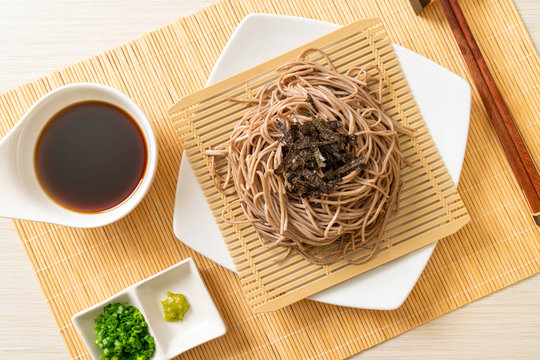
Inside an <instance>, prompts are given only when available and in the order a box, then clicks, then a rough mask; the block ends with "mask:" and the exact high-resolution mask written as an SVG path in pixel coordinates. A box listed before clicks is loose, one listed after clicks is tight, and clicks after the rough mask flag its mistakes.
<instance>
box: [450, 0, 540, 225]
mask: <svg viewBox="0 0 540 360" xmlns="http://www.w3.org/2000/svg"><path fill="white" fill-rule="evenodd" d="M440 2H441V5H442V8H443V11H444V14H445V16H446V18H447V20H448V23H449V24H450V28H451V29H452V32H453V33H454V37H455V38H456V41H457V43H458V45H459V48H460V50H461V53H462V54H463V57H464V59H465V62H466V63H467V67H468V68H469V71H470V73H471V76H472V78H473V81H474V83H475V85H476V88H477V90H478V92H479V94H480V97H481V98H482V102H483V103H484V106H485V108H486V111H487V113H488V115H489V117H490V119H491V123H492V124H493V127H494V129H495V133H496V134H497V137H498V138H499V141H500V143H501V145H502V148H503V150H504V152H505V154H506V157H507V159H508V162H509V163H510V167H511V168H512V171H513V172H514V175H515V176H516V179H517V181H518V183H519V185H520V187H521V189H522V190H523V192H524V194H525V197H526V198H527V201H528V203H529V206H530V207H531V211H532V216H533V218H534V220H535V222H536V225H538V226H540V175H539V174H538V170H537V169H536V166H535V165H534V161H533V160H532V158H531V155H530V154H529V152H528V150H527V147H526V146H525V143H524V142H523V139H522V138H521V135H520V133H519V130H518V128H517V126H516V124H515V122H514V120H513V119H512V115H511V114H510V111H509V110H508V106H507V105H506V103H505V102H504V99H503V98H502V95H501V93H500V91H499V89H498V88H497V85H496V84H495V80H494V79H493V76H492V75H491V73H490V71H489V69H488V66H487V64H486V61H485V60H484V57H483V56H482V53H481V52H480V48H479V47H478V44H477V43H476V40H475V39H474V36H473V34H472V32H471V29H470V28H469V25H468V24H467V21H466V20H465V16H464V15H463V12H462V11H461V8H460V7H459V4H458V3H457V0H440Z"/></svg>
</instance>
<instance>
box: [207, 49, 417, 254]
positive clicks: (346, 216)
mask: <svg viewBox="0 0 540 360" xmlns="http://www.w3.org/2000/svg"><path fill="white" fill-rule="evenodd" d="M314 51H318V52H320V53H321V54H322V55H323V57H324V58H325V59H326V62H327V64H326V66H323V65H321V64H318V63H314V62H311V61H308V60H307V59H306V55H307V54H308V53H312V52H314ZM277 71H278V72H279V74H280V76H279V79H278V80H277V82H273V83H269V84H267V85H265V86H263V87H262V88H261V89H260V90H259V91H258V93H257V94H256V96H255V97H254V98H253V99H233V100H235V101H243V102H246V103H250V104H251V107H250V108H249V109H248V110H247V112H246V113H245V115H244V116H243V118H242V119H241V120H240V121H239V122H238V123H237V124H236V126H235V128H234V130H233V131H232V133H231V136H230V139H229V141H228V142H227V143H225V144H224V145H223V146H222V147H220V148H216V149H212V150H208V151H207V154H208V155H211V156H210V158H211V159H212V171H213V175H214V177H215V179H216V182H217V183H218V184H219V185H220V186H221V189H224V191H225V190H227V189H232V186H231V185H234V190H235V191H236V193H237V194H238V197H239V200H238V201H239V202H240V204H241V207H242V209H243V211H244V214H245V216H246V218H247V219H248V220H247V221H249V222H251V223H252V224H253V226H254V227H255V229H256V230H257V232H258V234H259V239H260V241H261V242H262V244H263V245H264V246H269V247H275V246H281V247H284V248H286V249H287V251H286V252H285V253H284V256H288V255H289V253H290V252H291V251H298V252H299V253H300V254H302V255H303V256H304V257H305V258H306V259H307V260H308V261H310V262H311V263H314V264H318V265H324V264H329V263H332V262H334V261H336V260H338V259H340V258H344V259H345V260H346V261H347V262H349V263H354V264H358V263H362V262H365V261H367V260H368V259H369V258H371V257H372V255H373V254H374V253H375V251H376V250H377V248H378V245H379V243H380V241H381V238H382V235H383V232H384V226H385V222H386V220H387V219H388V217H389V215H390V214H391V213H392V212H393V211H394V210H396V209H397V202H398V194H399V190H400V186H401V185H400V180H399V172H400V168H401V167H402V164H403V158H402V155H401V152H400V150H399V141H398V133H400V132H401V133H405V134H409V135H410V134H411V130H409V129H408V128H405V127H404V126H402V125H401V124H399V123H397V122H396V121H394V120H393V119H392V118H390V117H389V116H387V115H386V114H385V113H384V112H383V111H382V109H381V96H382V90H383V82H382V78H381V76H380V74H379V71H378V68H377V67H375V66H371V67H365V68H361V67H353V68H351V69H350V70H349V71H347V73H346V74H340V73H338V72H337V71H336V70H335V68H334V66H333V65H332V62H331V61H330V59H329V58H328V56H327V55H326V54H325V53H324V52H322V51H320V50H317V49H308V50H306V51H305V52H303V53H302V54H300V56H299V57H298V59H297V60H296V61H294V62H290V63H288V64H285V65H283V66H281V67H280V68H279V69H277ZM374 73H375V75H373V74H374ZM368 74H371V75H368ZM316 118H317V119H321V120H324V121H325V122H328V123H333V124H338V125H339V127H338V128H337V129H336V131H337V132H339V133H340V134H345V135H348V136H349V138H350V139H352V140H351V141H352V143H351V144H348V145H345V146H346V147H347V149H348V151H350V152H351V154H353V155H354V157H356V159H361V161H362V166H356V167H355V168H354V169H353V170H351V171H350V172H348V173H346V174H344V175H343V176H342V177H340V178H339V179H338V180H340V181H339V182H337V183H336V184H334V185H332V186H333V188H332V190H331V191H330V192H329V193H328V194H326V193H319V194H314V195H309V196H306V194H302V193H298V192H294V191H293V190H294V189H293V187H294V186H293V184H291V183H290V182H289V181H288V180H287V177H285V176H282V174H281V173H283V171H282V170H280V171H277V169H278V168H280V164H281V163H282V162H283V161H284V154H285V153H286V152H287V151H290V148H291V145H290V144H286V141H284V140H283V139H284V134H285V133H287V132H288V131H291V129H292V128H293V127H295V126H297V125H298V126H301V125H302V124H307V123H309V122H314V121H315V119H316ZM287 129H288V130H287ZM216 156H225V157H226V159H227V166H225V167H224V168H222V169H216V167H215V160H214V157H216ZM323 160H324V159H323ZM293 162H294V161H293ZM323 164H324V163H323ZM278 173H279V174H278ZM316 175H317V176H318V177H319V178H324V176H326V175H324V174H323V172H322V170H317V172H316ZM316 180H317V181H319V179H316ZM362 249H367V251H364V252H363V254H362V255H361V256H358V255H357V253H358V251H359V250H362Z"/></svg>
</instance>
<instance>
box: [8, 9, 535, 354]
mask: <svg viewBox="0 0 540 360" xmlns="http://www.w3.org/2000/svg"><path fill="white" fill-rule="evenodd" d="M462 1H466V0H462ZM486 1H487V0H486ZM492 1H497V0H492ZM515 1H516V3H517V5H518V7H519V9H520V13H521V15H522V17H523V20H524V22H525V24H526V26H527V27H528V29H529V32H530V33H531V36H532V37H533V40H534V42H535V44H536V47H537V49H539V48H540V0H515ZM212 2H213V1H212V0H200V1H188V0H160V1H157V0H154V1H149V0H146V1H144V0H116V1H110V0H78V1H74V0H47V1H45V0H42V1H40V0H1V1H0V92H2V91H5V90H8V89H11V88H13V87H16V86H18V85H22V84H24V83H25V82H27V81H30V80H33V79H36V78H38V77H40V76H42V75H44V74H45V73H47V72H49V71H52V70H55V69H57V68H60V67H63V66H66V65H69V64H71V63H74V62H76V61H79V60H82V59H84V58H86V57H88V56H91V55H94V54H96V53H99V52H101V51H103V50H105V49H108V48H112V47H116V46H118V45H120V44H122V43H124V42H126V41H128V40H130V39H132V38H134V37H136V36H138V35H141V34H143V33H145V32H148V31H150V30H153V29H155V28H158V27H160V26H162V25H164V24H167V23H170V22H172V21H174V20H176V19H177V18H179V17H181V16H184V15H187V14H189V13H192V12H194V11H195V10H197V9H199V8H201V7H203V6H205V5H207V4H210V3H212ZM538 116H539V117H540V114H538ZM437 357H438V358H444V359H469V358H473V357H475V358H496V359H518V358H528V359H540V274H539V275H536V276H534V277H532V278H530V279H527V280H525V281H522V282H521V283H519V284H515V285H513V286H510V287H508V288H506V289H504V290H502V291H499V292H497V293H495V294H492V295H490V296H488V297H486V298H484V299H481V300H479V301H477V302H475V303H472V304H470V305H467V306H466V307H464V308H462V309H459V310H457V311H454V312H453V313H450V314H447V315H445V316H443V317H440V318H438V319H436V320H433V321H431V322H429V323H427V324H425V325H422V326H420V327H419V328H417V329H414V330H411V331H409V332H408V333H406V334H403V335H401V336H399V337H397V338H394V339H391V340H389V341H387V342H385V343H383V344H381V345H378V346H376V347H374V348H372V349H370V350H368V351H365V352H363V353H362V354H360V355H357V356H356V357H353V358H355V359H356V358H359V359H372V358H373V359H375V358H377V359H393V358H401V359H418V358H428V359H431V358H437ZM68 358H69V356H68V353H67V351H66V349H65V348H64V344H63V342H62V339H61V337H60V335H59V334H58V330H57V328H56V326H55V324H54V321H53V317H52V315H51V313H50V312H49V309H48V307H47V305H46V303H45V300H44V297H43V295H42V293H41V291H40V289H39V285H38V283H37V281H36V278H35V276H34V274H33V272H32V267H31V265H30V262H29V261H28V259H27V258H26V255H25V254H24V251H23V248H22V246H21V243H20V241H19V239H18V238H17V236H16V234H15V231H14V229H13V225H12V224H11V222H10V221H9V220H6V219H0V359H2V360H4V359H10V360H11V359H21V360H24V359H41V360H53V359H54V360H62V359H68Z"/></svg>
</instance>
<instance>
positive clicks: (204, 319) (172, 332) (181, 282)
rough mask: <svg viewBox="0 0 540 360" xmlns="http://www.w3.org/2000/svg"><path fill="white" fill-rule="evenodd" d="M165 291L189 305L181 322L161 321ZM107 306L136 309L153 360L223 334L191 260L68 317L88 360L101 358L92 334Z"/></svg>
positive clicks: (219, 321)
mask: <svg viewBox="0 0 540 360" xmlns="http://www.w3.org/2000/svg"><path fill="white" fill-rule="evenodd" d="M167 291H171V292H173V293H182V294H184V295H185V296H186V299H187V300H188V302H189V304H190V308H189V310H188V311H187V312H186V314H185V316H184V320H183V321H182V322H169V321H165V320H163V317H164V315H163V310H162V307H161V301H162V300H165V298H166V297H167ZM111 302H117V303H122V304H125V303H128V304H129V305H132V306H135V307H136V308H137V309H139V311H140V312H141V314H142V315H143V316H144V318H145V320H146V322H147V323H148V331H149V332H150V335H152V336H153V337H154V340H155V343H156V352H155V353H154V356H153V357H152V359H153V360H162V359H170V358H172V357H174V356H176V355H179V354H181V353H183V352H185V351H187V350H189V349H191V348H193V347H195V346H198V345H200V344H202V343H205V342H207V341H210V340H212V339H215V338H217V337H220V336H222V335H224V334H225V332H226V331H227V330H226V328H225V324H224V323H223V320H222V319H221V316H220V315H219V312H218V310H217V308H216V306H215V304H214V302H213V301H212V298H211V297H210V294H209V293H208V290H207V289H206V286H205V285H204V282H203V280H202V278H201V275H200V274H199V271H198V270H197V266H196V265H195V262H194V261H193V260H192V259H191V258H187V259H185V260H183V261H181V262H179V263H178V264H176V265H173V266H171V267H170V268H168V269H165V270H163V271H162V272H160V273H158V274H156V275H154V276H151V277H149V278H147V279H145V280H143V281H141V282H138V283H137V284H135V285H132V286H130V287H129V288H127V289H125V290H123V291H121V292H120V293H118V294H116V295H114V296H112V297H110V298H108V299H107V300H105V301H103V302H101V303H99V304H97V305H94V306H92V307H91V308H89V309H87V310H84V311H81V312H79V313H77V314H75V315H74V316H73V317H72V321H73V324H74V325H75V328H76V329H77V331H78V332H79V334H80V335H81V337H82V339H83V341H84V344H85V345H86V347H87V348H88V351H89V352H90V355H91V356H92V359H95V360H98V359H99V358H100V357H101V354H102V351H101V349H100V348H99V347H98V346H97V345H96V344H95V341H96V338H97V337H96V334H95V333H94V319H95V318H97V317H98V316H99V315H100V314H102V313H103V308H104V307H105V306H106V305H108V304H110V303H111Z"/></svg>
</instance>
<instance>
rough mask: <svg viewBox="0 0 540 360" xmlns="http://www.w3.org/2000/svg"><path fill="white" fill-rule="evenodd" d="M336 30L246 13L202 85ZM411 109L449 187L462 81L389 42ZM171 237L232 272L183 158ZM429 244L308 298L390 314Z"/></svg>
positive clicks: (460, 147)
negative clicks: (412, 102)
mask: <svg viewBox="0 0 540 360" xmlns="http://www.w3.org/2000/svg"><path fill="white" fill-rule="evenodd" d="M337 28H339V25H336V24H330V23H326V22H321V21H315V20H311V19H303V18H297V17H291V16H282V15H268V14H252V15H249V16H247V17H246V18H244V19H243V20H242V22H241V23H240V24H239V25H238V27H237V28H236V31H235V32H234V33H233V34H232V36H231V38H230V39H229V42H228V43H227V45H226V46H225V48H224V49H223V52H222V53H221V56H220V57H219V59H218V61H217V62H216V65H215V66H214V70H213V71H212V74H210V78H209V79H208V82H207V85H211V84H213V83H216V82H218V81H221V80H223V79H226V78H228V77H230V76H232V75H235V74H237V73H239V72H241V71H244V70H247V69H249V68H251V67H253V66H255V65H257V64H260V63H262V62H264V61H266V60H269V59H271V58H273V57H276V56H278V55H280V54H282V53H284V52H286V51H289V50H292V49H294V48H296V47H298V46H301V45H302V44H305V43H307V42H309V41H311V40H313V39H316V38H318V37H321V36H323V35H325V34H327V33H329V32H331V31H333V30H336V29H337ZM393 47H394V51H395V53H396V56H397V58H398V61H399V63H400V65H401V67H402V69H403V73H404V74H405V77H406V79H407V82H408V83H409V87H410V89H411V92H412V94H413V95H414V98H415V100H416V102H417V105H418V108H419V109H420V112H421V113H422V117H423V118H424V121H425V123H426V126H427V127H428V129H429V131H430V133H431V136H432V137H433V140H434V141H435V143H436V144H437V148H438V150H439V153H440V154H441V157H442V159H443V161H444V162H445V165H446V167H447V169H448V172H449V173H450V176H451V177H452V180H453V181H454V183H455V184H457V182H458V180H459V174H460V173H461V167H462V165H463V157H464V155H465V146H466V143H467V133H468V130H469V114H470V108H471V90H470V86H469V84H468V83H467V82H466V81H465V80H463V79H462V78H460V77H459V76H457V75H456V74H454V73H452V72H450V71H448V70H447V69H445V68H443V67H442V66H440V65H438V64H436V63H434V62H433V61H431V60H429V59H426V58H425V57H423V56H420V55H418V54H416V53H414V52H412V51H410V50H408V49H406V48H404V47H401V46H399V45H395V44H394V45H393ZM173 225H174V233H175V235H176V236H177V237H178V238H179V239H180V240H181V241H182V242H184V243H185V244H186V245H188V246H189V247H191V248H192V249H194V250H196V251H198V252H200V253H201V254H203V255H205V256H207V257H208V258H210V259H211V260H213V261H215V262H217V263H218V264H220V265H222V266H224V267H226V268H228V269H230V270H232V271H235V269H234V265H233V262H232V259H231V257H230V255H229V252H228V250H227V248H226V246H225V242H224V241H223V237H222V236H221V233H220V231H219V229H218V227H217V224H216V221H215V219H214V217H213V216H212V212H211V211H210V207H209V206H208V203H207V202H206V199H205V197H204V194H203V192H202V190H201V188H200V187H199V183H198V182H197V178H196V177H195V174H194V173H193V170H192V169H191V166H190V164H189V161H188V160H187V158H186V157H185V156H184V158H183V159H182V164H181V165H180V174H179V177H178V185H177V188H176V203H175V212H174V219H173ZM435 245H436V243H433V244H430V245H428V246H426V247H423V248H421V249H418V250H416V251H414V252H412V253H410V254H407V255H405V256H402V257H400V258H399V259H396V260H394V261H391V262H389V263H386V264H384V265H382V266H379V267H377V268H375V269H373V270H371V271H368V272H366V273H364V274H361V275H358V276H356V277H354V278H352V279H349V280H347V281H344V282H342V283H340V284H338V285H335V286H333V287H331V288H329V289H326V290H324V291H322V292H320V293H318V294H315V295H313V296H311V297H310V298H309V299H312V300H316V301H321V302H325V303H329V304H335V305H342V306H350V307H357V308H365V309H379V310H391V309H395V308H397V307H399V306H401V304H402V303H403V302H404V301H405V299H406V298H407V296H408V295H409V293H410V292H411V290H412V289H413V287H414V284H416V281H417V280H418V278H419V277H420V274H421V273H422V271H423V270H424V267H425V266H426V264H427V262H428V260H429V258H430V256H431V253H432V252H433V250H434V249H435Z"/></svg>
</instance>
